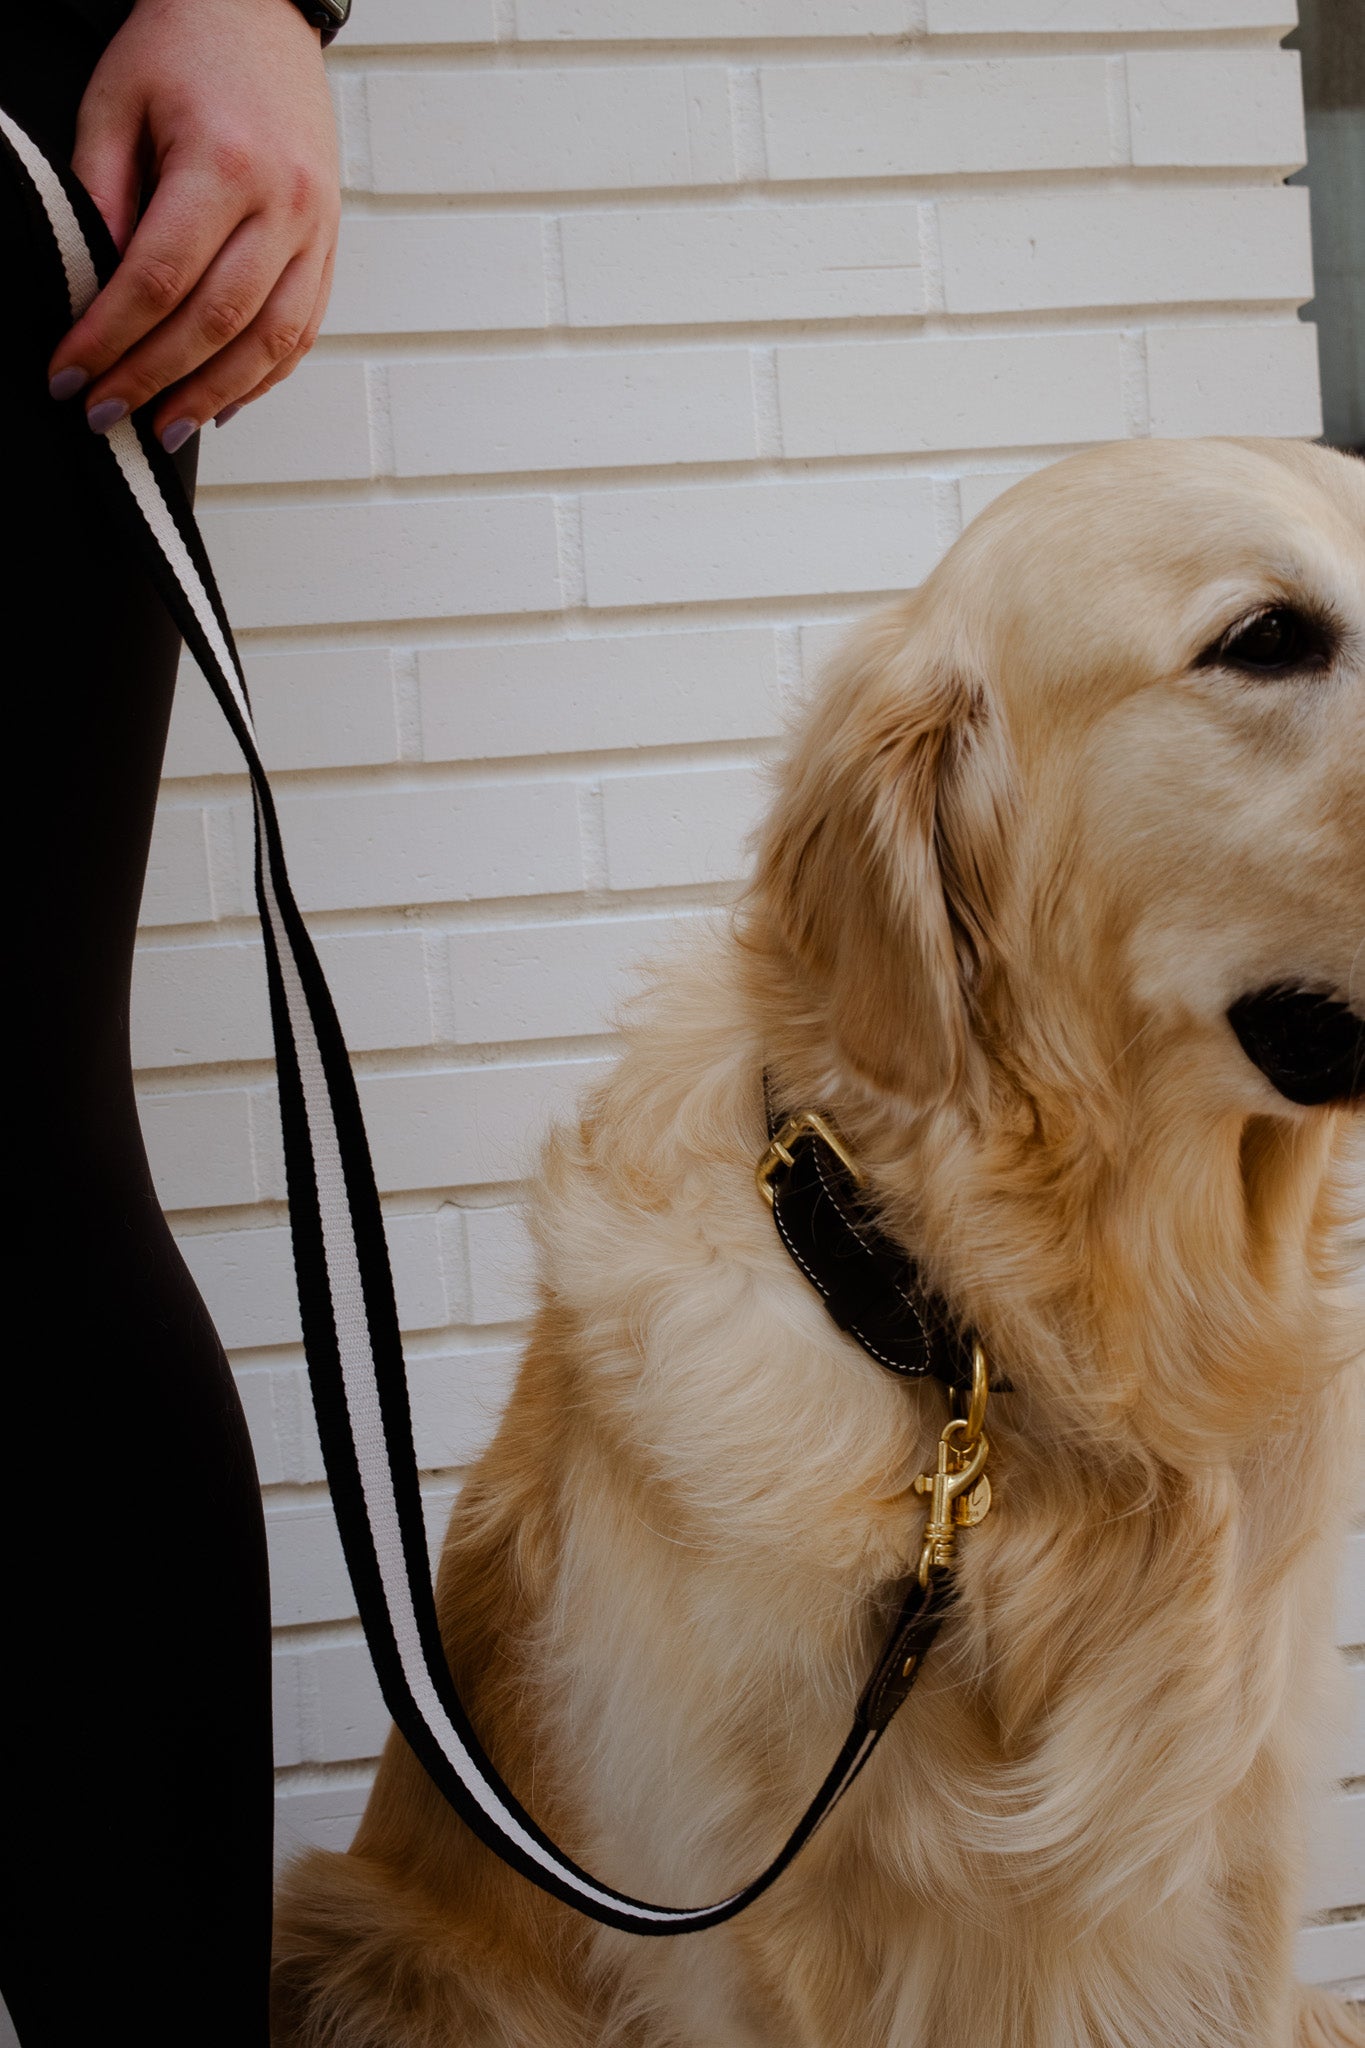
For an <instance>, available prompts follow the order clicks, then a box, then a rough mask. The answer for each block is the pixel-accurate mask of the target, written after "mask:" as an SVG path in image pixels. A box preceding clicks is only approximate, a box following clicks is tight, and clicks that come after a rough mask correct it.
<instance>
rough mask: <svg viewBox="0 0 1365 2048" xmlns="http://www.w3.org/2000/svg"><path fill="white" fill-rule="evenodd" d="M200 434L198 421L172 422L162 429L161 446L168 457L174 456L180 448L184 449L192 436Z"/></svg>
mask: <svg viewBox="0 0 1365 2048" xmlns="http://www.w3.org/2000/svg"><path fill="white" fill-rule="evenodd" d="M198 432H199V423H198V421H197V420H172V421H171V423H170V425H169V426H168V427H163V429H162V432H161V445H162V447H163V448H164V449H165V451H166V453H167V454H168V455H174V454H175V452H176V450H177V449H178V448H183V447H184V445H185V443H186V442H187V441H188V440H189V438H190V435H191V434H197V433H198Z"/></svg>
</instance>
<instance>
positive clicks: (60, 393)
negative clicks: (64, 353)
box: [47, 363, 90, 402]
mask: <svg viewBox="0 0 1365 2048" xmlns="http://www.w3.org/2000/svg"><path fill="white" fill-rule="evenodd" d="M89 382H90V379H89V377H88V376H87V375H86V373H85V371H84V370H80V369H77V367H76V365H75V364H74V363H68V364H67V366H66V368H65V369H64V370H58V372H57V374H56V376H55V377H50V378H49V379H48V384H47V388H48V390H49V391H50V392H51V394H52V396H53V397H54V398H55V399H57V400H58V402H60V401H61V400H62V399H63V398H74V397H75V396H76V393H77V392H78V391H84V389H85V387H86V385H87V384H88V383H89Z"/></svg>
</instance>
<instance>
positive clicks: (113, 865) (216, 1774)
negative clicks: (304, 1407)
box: [0, 6, 271, 2048]
mask: <svg viewBox="0 0 1365 2048" xmlns="http://www.w3.org/2000/svg"><path fill="white" fill-rule="evenodd" d="M7 13H9V14H13V15H18V16H19V17H20V19H19V20H18V21H14V20H7V22H6V27H5V40H4V46H3V48H4V55H3V56H2V57H0V103H3V104H4V106H5V107H6V109H7V110H8V111H9V112H10V113H11V114H12V115H13V116H14V118H15V119H16V120H18V121H19V122H20V124H21V125H22V126H24V127H26V128H28V129H29V131H30V132H31V133H33V134H34V135H35V137H36V138H37V139H38V140H39V141H40V142H42V143H43V145H44V146H45V147H46V148H47V149H48V151H49V153H53V152H65V154H64V155H63V158H62V160H63V161H65V160H67V159H68V158H69V152H70V145H71V135H72V129H73V123H74V114H75V108H76V106H77V103H78V101H79V98H80V94H81V91H82V89H83V86H84V83H85V80H86V78H87V77H88V75H89V71H90V69H91V67H92V66H93V63H94V61H95V59H96V58H97V56H98V54H99V45H98V41H87V40H85V39H84V38H83V34H82V32H81V31H80V30H79V28H78V27H77V26H76V25H74V23H73V22H72V21H71V20H70V18H68V17H66V16H65V15H64V14H63V13H62V11H61V10H60V9H58V8H56V7H50V6H36V7H26V8H23V9H13V10H7ZM54 17H55V20H54ZM0 264H2V266H3V267H2V268H0V278H3V281H4V283H3V298H2V299H0V367H2V371H3V382H0V391H3V395H4V410H3V422H4V424H3V431H2V432H0V451H3V455H2V459H3V462H4V481H5V486H6V489H7V491H8V493H9V504H10V516H9V520H8V521H7V523H6V524H7V530H6V531H5V532H4V533H3V535H0V607H2V611H0V660H3V671H2V673H3V677H4V691H3V704H4V714H5V718H6V723H7V729H8V731H9V735H10V740H9V747H8V758H7V761H6V787H5V792H4V797H3V800H0V812H3V814H4V816H5V818H6V820H7V824H8V839H9V845H10V852H9V856H8V860H7V865H6V868H5V884H6V886H5V900H4V912H3V916H4V925H5V928H6V930H7V932H8V934H9V935H10V942H9V945H8V947H7V952H8V965H9V969H10V973H9V988H8V993H7V996H6V1001H5V1009H6V1011H7V1013H8V1014H9V1016H10V1017H11V1018H12V1019H13V1020H14V1025H15V1036H16V1039H17V1043H16V1046H15V1050H14V1053H13V1055H12V1057H11V1059H10V1061H9V1064H8V1068H7V1072H8V1076H9V1081H8V1096H9V1103H10V1109H11V1114H10V1116H9V1118H8V1120H7V1121H8V1132H9V1135H8V1140H7V1144H6V1148H5V1157H6V1165H7V1168H8V1175H7V1177H8V1180H9V1183H10V1186H11V1190H12V1193H13V1197H14V1199H15V1202H16V1211H17V1213H16V1214H15V1218H14V1222H13V1224H12V1226H11V1232H10V1242H11V1247H12V1264H11V1269H10V1278H9V1284H8V1287H7V1289H6V1300H5V1323H6V1326H7V1327H6V1335H7V1338H8V1340H9V1341H8V1343H7V1345H6V1349H7V1350H8V1351H9V1354H10V1355H9V1358H8V1361H7V1363H6V1365H5V1366H4V1368H3V1379H2V1380H0V1386H2V1387H3V1389H4V1393H3V1404H4V1405H3V1412H0V1461H2V1464H0V1574H3V1580H2V1581H0V1583H3V1611H2V1612H0V1645H2V1646H3V1656H4V1676H3V1678H0V1697H3V1720H4V1741H3V1747H0V1843H2V1844H3V1860H4V1873H5V1891H6V1895H7V1897H6V1904H5V1905H4V1907H3V1908H0V1987H2V1988H3V1991H4V1995H5V1999H6V2001H7V2003H8V2005H9V2008H10V2012H11V2015H12V2017H13V2019H14V2022H15V2025H16V2027H17V2029H18V2031H19V2035H20V2039H21V2042H22V2048H71V2044H73V2043H77V2042H86V2041H91V2042H93V2041H98V2040H101V2039H103V2038H105V2037H106V2036H107V2035H108V2034H109V2033H110V2032H111V2031H121V2032H127V2033H128V2034H129V2035H130V2037H131V2038H132V2039H133V2040H135V2041H136V2042H137V2043H138V2048H161V2044H163V2043H164V2044H166V2048H170V2044H171V2043H174V2044H175V2048H217V2044H220V2043H221V2044H222V2048H260V2044H263V2043H264V2042H265V2040H266V2034H267V2027H266V1978H267V1968H268V1950H269V1916H270V1860H271V1755H270V1645H269V1602H268V1590H267V1580H266V1559H265V1532H264V1525H263V1521H262V1515H261V1505H260V1495H259V1490H258V1487H257V1482H256V1473H255V1467H254V1465H253V1462H252V1455H251V1446H250V1442H249V1440H248V1437H247V1432H246V1427H245V1423H244V1421H243V1418H242V1411H241V1407H240V1405H239V1403H238V1400H237V1396H236V1392H235V1389H234V1387H233V1384H232V1378H231V1375H230V1373H229V1370H228V1366H227V1361H226V1359H225V1358H224V1356H223V1351H222V1347H221V1345H220V1344H219V1342H218V1338H217V1335H216V1333H215V1331H214V1329H213V1325H212V1323H211V1322H210V1320H209V1317H208V1312H207V1310H206V1309H205V1307H204V1305H203V1303H202V1301H201V1300H200V1298H199V1296H198V1294H197V1292H196V1291H195V1288H194V1284H193V1282H192V1281H191V1279H190V1277H189V1274H188V1272H187V1271H186V1269H185V1266H184V1264H183V1262H182V1260H181V1258H180V1256H179V1253H178V1252H177V1250H176V1248H175V1244H174V1242H173V1240H172V1238H171V1235H170V1232H169V1231H168V1229H167V1227H166V1224H165V1220H164V1218H163V1217H162V1214H161V1210H160V1207H159V1205H158V1202H157V1199H156V1194H155V1190H154V1189H153V1186H152V1182H151V1177H150V1174H149V1172H148V1168H147V1160H146V1154H145V1152H144V1149H143V1143H142V1135H141V1131H140V1129H139V1125H138V1118H137V1110H136V1106H135V1103H134V1098H133V1089H132V1077H131V1071H130V1061H129V1048H128V1001H129V980H130V971H131V964H132V952H133V938H134V931H135V927H136V922H137V911H138V901H139V897H140V895H141V890H142V879H143V872H144V869H145V866H146V860H147V847H148V841H149V838H150V834H151V827H152V814H153V808H154V805H155V800H156V790H157V782H158V778H159V775H160V770H161V757H162V751H163V748H164V745H165V738H166V727H167V722H168V719H169V717H170V708H171V696H172V692H173V689H174V683H175V670H176V661H177V656H178V651H179V645H178V639H177V635H176V633H175V631H174V629H173V627H172V626H171V623H170V621H169V619H168V617H167V615H166V613H165V611H164V608H163V606H162V603H161V600H160V598H159V597H158V596H157V594H156V592H155V590H154V589H153V587H152V585H151V584H150V583H149V582H148V581H147V579H146V577H145V576H144V574H143V572H142V569H141V568H140V566H139V563H138V561H137V560H136V559H135V558H134V556H133V555H132V554H131V553H130V552H129V550H128V549H127V548H126V546H125V545H124V543H123V542H122V541H121V540H120V538H119V536H118V535H117V534H116V533H114V532H111V531H110V529H109V527H108V524H107V521H106V520H105V519H104V518H103V517H102V516H101V513H100V506H99V500H98V497H97V494H96V493H95V491H94V490H92V488H91V474H92V472H91V456H92V448H91V436H90V433H89V430H88V428H87V427H86V426H85V423H84V418H83V415H82V413H81V411H80V406H79V401H76V403H75V405H74V406H72V405H67V406H65V407H57V406H54V405H53V404H51V402H50V401H49V400H48V398H47V395H46V388H45V371H44V366H45V363H46V361H47V357H48V355H49V353H50V352H51V350H52V348H53V347H54V345H55V343H56V341H57V339H58V337H59V335H60V334H61V333H62V331H63V330H64V329H65V327H66V326H67V325H68V324H69V322H68V319H67V317H66V316H65V314H64V312H63V310H62V305H61V300H60V294H59V293H56V294H55V295H54V276H53V269H52V257H51V252H50V249H47V248H42V247H40V246H39V245H38V242H37V239H36V236H35V233H34V229H33V227H32V223H31V219H30V216H29V214H28V212H27V210H26V208H25V207H24V206H23V205H22V203H21V201H20V198H19V194H18V191H17V189H16V186H15V180H14V173H13V171H12V169H11V167H10V165H9V163H8V160H7V159H6V160H5V161H3V162H0ZM57 281H58V282H59V276H58V280H57ZM25 1302H27V1303H28V1304H29V1307H28V1309H27V1311H25V1309H24V1306H23V1305H24V1303H25ZM25 1313H28V1314H30V1315H31V1316H32V1317H33V1321H32V1322H31V1323H30V1324H29V1334H28V1336H27V1337H26V1338H25V1337H23V1336H22V1322H23V1316H24V1314H25Z"/></svg>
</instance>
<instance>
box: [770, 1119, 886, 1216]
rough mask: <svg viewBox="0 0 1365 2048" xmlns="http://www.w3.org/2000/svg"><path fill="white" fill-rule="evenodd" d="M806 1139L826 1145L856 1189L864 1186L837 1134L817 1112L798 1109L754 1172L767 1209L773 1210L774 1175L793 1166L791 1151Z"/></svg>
mask: <svg viewBox="0 0 1365 2048" xmlns="http://www.w3.org/2000/svg"><path fill="white" fill-rule="evenodd" d="M806 1136H810V1137H813V1138H818V1139H819V1140H820V1142H821V1144H823V1145H828V1146H829V1149H830V1151H831V1152H832V1153H833V1154H834V1156H835V1158H836V1159H837V1160H838V1161H839V1163H840V1165H841V1166H843V1167H844V1168H846V1170H847V1171H848V1172H849V1173H851V1174H852V1176H853V1178H854V1180H855V1181H856V1182H857V1183H858V1185H859V1187H862V1186H863V1185H864V1184H865V1183H866V1180H867V1175H866V1174H865V1173H864V1172H863V1169H862V1168H861V1166H859V1164H858V1162H857V1160H856V1159H855V1158H854V1157H853V1154H852V1153H851V1152H850V1151H849V1149H848V1147H847V1145H845V1143H844V1141H843V1139H842V1138H841V1137H839V1135H838V1134H837V1132H835V1131H834V1130H833V1129H831V1127H830V1125H829V1124H827V1123H826V1122H825V1119H824V1118H823V1117H822V1116H821V1115H820V1113H819V1112H818V1110H814V1109H801V1110H798V1111H797V1113H796V1115H795V1116H789V1117H788V1118H787V1121H786V1122H785V1123H784V1124H783V1126H782V1128H781V1130H779V1131H778V1132H777V1133H776V1135H775V1136H774V1138H773V1140H772V1142H771V1144H770V1145H769V1146H768V1149H767V1151H766V1152H765V1153H764V1154H763V1156H762V1158H761V1159H760V1160H759V1162H758V1164H757V1166H756V1167H755V1168H754V1179H755V1180H756V1181H757V1182H758V1191H759V1193H760V1194H761V1195H762V1197H763V1199H764V1201H765V1202H766V1203H767V1204H768V1207H769V1208H770V1209H771V1208H772V1206H773V1175H774V1174H775V1173H776V1172H777V1171H778V1170H779V1168H781V1167H783V1166H790V1165H792V1163H793V1161H792V1155H791V1149H790V1148H791V1147H792V1146H793V1145H794V1144H795V1143H796V1140H797V1139H798V1138H803V1137H806Z"/></svg>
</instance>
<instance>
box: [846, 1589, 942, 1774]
mask: <svg viewBox="0 0 1365 2048" xmlns="http://www.w3.org/2000/svg"><path fill="white" fill-rule="evenodd" d="M952 1598H953V1587H952V1580H951V1579H949V1578H947V1577H946V1576H944V1575H942V1574H936V1575H935V1576H934V1577H933V1578H931V1579H930V1581H929V1584H928V1585H927V1586H926V1587H924V1588H921V1587H920V1586H919V1585H918V1584H916V1585H914V1586H912V1587H911V1589H910V1593H909V1597H908V1598H907V1599H906V1602H905V1605H904V1606H903V1607H902V1608H901V1611H900V1615H899V1617H898V1618H897V1621H896V1625H895V1628H894V1629H893V1630H892V1632H891V1640H890V1642H889V1643H888V1644H887V1646H886V1648H885V1649H884V1650H883V1651H882V1654H881V1656H880V1658H879V1659H878V1661H877V1668H876V1669H875V1671H874V1672H873V1673H872V1676H871V1677H870V1678H869V1679H868V1681H867V1684H866V1685H865V1686H864V1687H863V1691H862V1697H861V1698H860V1699H859V1701H858V1720H859V1722H860V1723H861V1725H862V1726H863V1727H864V1728H866V1729H867V1730H868V1731H869V1733H873V1734H878V1735H880V1733H881V1731H882V1730H883V1729H884V1728H885V1727H886V1725H887V1723H888V1722H889V1721H890V1720H891V1718H892V1716H893V1715H894V1714H895V1713H896V1711H897V1709H898V1708H900V1707H901V1706H903V1705H904V1704H905V1700H906V1698H907V1696H908V1695H909V1692H910V1690H911V1687H912V1686H913V1685H914V1683H915V1680H916V1679H917V1678H918V1677H919V1673H920V1666H921V1664H922V1663H923V1662H924V1658H925V1656H926V1654H927V1653H928V1650H929V1646H930V1644H931V1643H932V1642H933V1640H934V1637H935V1636H936V1635H937V1634H938V1632H939V1630H940V1628H941V1627H942V1626H943V1620H944V1616H945V1615H946V1614H947V1612H948V1609H949V1607H950V1606H951V1604H952Z"/></svg>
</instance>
